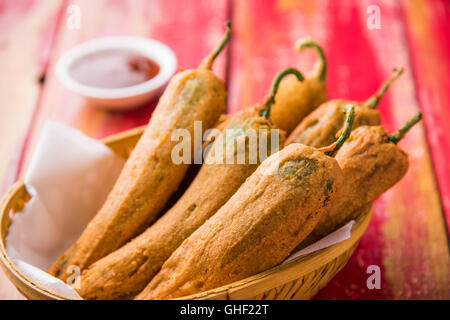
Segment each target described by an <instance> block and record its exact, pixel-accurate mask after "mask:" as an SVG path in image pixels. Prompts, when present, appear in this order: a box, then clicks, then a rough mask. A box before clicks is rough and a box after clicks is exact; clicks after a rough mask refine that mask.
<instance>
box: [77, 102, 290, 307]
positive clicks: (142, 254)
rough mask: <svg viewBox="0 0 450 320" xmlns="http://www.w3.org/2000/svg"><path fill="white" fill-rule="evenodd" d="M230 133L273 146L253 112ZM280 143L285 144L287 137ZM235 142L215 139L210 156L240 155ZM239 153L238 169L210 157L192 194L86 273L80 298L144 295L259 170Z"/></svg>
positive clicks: (234, 122)
mask: <svg viewBox="0 0 450 320" xmlns="http://www.w3.org/2000/svg"><path fill="white" fill-rule="evenodd" d="M226 129H242V130H243V132H245V133H248V132H249V130H254V132H256V133H258V132H259V130H260V129H265V130H267V132H268V142H269V143H270V129H271V127H270V125H269V123H268V121H267V120H266V119H265V118H262V117H260V116H259V115H258V112H257V110H256V109H254V108H250V109H245V110H243V111H241V112H239V113H237V114H235V115H233V116H232V117H231V118H230V119H229V121H228V126H227V127H226ZM280 138H281V139H282V140H283V135H281V136H280ZM236 140H238V141H239V139H238V138H237V139H234V140H231V141H227V140H222V141H224V144H222V143H220V141H221V140H220V139H217V140H216V143H214V144H213V146H212V149H211V150H214V148H215V147H216V146H218V145H220V146H222V145H224V147H225V148H233V149H234V154H235V155H236V151H237V150H238V149H237V148H235V147H234V145H235V141H236ZM282 142H283V141H281V142H280V144H282ZM256 145H259V144H256ZM220 146H218V147H220ZM269 148H270V146H269ZM241 150H245V152H246V157H245V158H246V162H245V163H244V164H239V165H237V164H224V163H222V164H221V163H219V164H217V163H210V164H209V163H208V160H210V159H211V157H212V155H211V154H210V155H209V157H208V158H207V163H205V164H203V166H202V168H201V169H200V171H199V173H198V174H197V176H196V178H195V179H194V181H193V182H192V183H191V185H190V186H189V188H188V189H187V190H186V192H185V193H184V194H183V196H182V197H181V198H180V199H179V200H178V202H177V203H176V204H175V205H174V206H173V207H172V208H171V209H170V210H169V211H168V212H167V213H166V214H165V215H163V216H162V217H161V218H160V219H159V220H158V221H157V222H156V223H155V224H153V225H152V226H150V227H149V228H148V229H147V230H146V231H145V232H144V233H142V234H141V235H139V236H138V237H137V238H135V239H134V240H132V241H131V242H129V243H128V244H126V245H125V246H123V247H122V248H120V249H118V250H116V251H114V252H113V253H111V254H109V255H108V256H106V257H104V258H103V259H100V260H99V261H97V262H95V263H94V264H92V265H91V266H90V267H89V268H88V269H86V270H85V271H84V272H83V274H82V277H81V289H80V290H79V293H80V295H81V296H82V297H83V298H85V299H116V298H122V297H129V296H133V295H135V294H137V293H139V292H140V291H142V289H144V287H145V286H146V285H147V284H148V282H149V281H150V280H151V278H152V277H153V276H154V275H155V274H156V273H157V272H158V271H159V269H160V268H161V266H162V265H163V263H164V261H166V260H167V258H168V257H169V256H170V255H171V254H172V252H173V251H175V249H176V248H178V247H179V246H180V244H181V243H182V242H183V240H184V239H186V238H187V237H188V236H189V235H190V234H191V233H192V232H194V231H195V230H196V229H197V228H198V227H200V226H201V225H202V224H203V223H204V222H205V221H206V220H207V219H208V218H209V217H211V216H212V215H213V214H214V213H216V212H217V210H218V209H219V208H220V207H221V206H222V205H223V204H224V203H225V202H226V201H227V200H228V199H229V198H230V197H231V196H232V195H233V194H234V193H235V192H236V190H237V189H238V188H239V186H240V185H241V184H242V183H243V182H244V181H245V179H246V178H247V177H248V176H250V175H251V174H252V173H253V171H255V170H256V168H257V166H258V165H259V161H258V162H257V163H253V164H251V163H249V161H248V158H249V156H248V153H249V146H248V143H246V145H245V147H244V148H243V149H241ZM256 154H258V152H256ZM224 158H225V153H224Z"/></svg>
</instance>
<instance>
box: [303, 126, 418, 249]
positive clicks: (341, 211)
mask: <svg viewBox="0 0 450 320" xmlns="http://www.w3.org/2000/svg"><path fill="white" fill-rule="evenodd" d="M336 160H337V161H338V163H339V165H340V167H341V169H342V172H343V173H344V186H343V192H342V194H341V196H340V198H339V199H338V200H337V201H336V204H335V205H334V206H333V207H332V208H331V209H330V210H328V211H327V212H326V213H325V215H324V216H323V217H322V219H321V220H320V222H319V223H318V224H317V226H316V227H315V228H314V230H313V232H312V233H311V234H310V235H309V236H308V238H307V239H305V240H304V241H303V242H302V243H301V245H300V246H301V247H305V246H307V245H308V244H311V243H313V242H315V241H317V240H319V239H320V238H322V237H323V236H325V235H327V234H328V233H330V232H332V231H334V230H336V229H337V228H339V227H341V226H342V225H344V224H345V223H347V222H348V221H350V220H352V219H355V218H357V217H358V215H360V214H361V213H363V212H365V211H366V210H367V209H368V208H369V207H370V205H371V204H372V202H373V201H375V200H376V199H377V198H378V197H379V196H380V195H381V194H382V193H383V192H385V191H386V190H388V189H389V188H391V187H392V186H394V185H395V184H396V183H397V182H398V181H400V180H401V179H402V177H403V176H404V175H405V174H406V172H407V171H408V166H409V162H408V155H407V154H406V152H404V151H403V150H402V149H400V148H399V147H398V146H397V145H395V144H393V143H391V142H389V140H388V135H387V134H386V132H385V131H384V129H383V128H382V127H380V126H373V127H369V126H362V127H359V128H357V129H355V130H354V131H353V132H352V134H351V135H350V138H349V139H348V140H347V141H346V142H345V143H344V145H343V146H342V148H341V149H340V150H339V151H338V153H337V154H336Z"/></svg>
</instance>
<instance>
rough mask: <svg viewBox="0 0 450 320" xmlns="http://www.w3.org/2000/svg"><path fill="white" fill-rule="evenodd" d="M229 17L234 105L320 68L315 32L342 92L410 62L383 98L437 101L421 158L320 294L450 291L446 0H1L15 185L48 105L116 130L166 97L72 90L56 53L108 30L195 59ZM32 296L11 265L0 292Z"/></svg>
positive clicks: (370, 88) (391, 119)
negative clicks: (110, 97)
mask: <svg viewBox="0 0 450 320" xmlns="http://www.w3.org/2000/svg"><path fill="white" fill-rule="evenodd" d="M70 5H76V6H78V7H79V8H80V13H81V20H80V22H81V24H80V28H79V29H72V28H69V27H68V24H67V22H68V19H69V16H70V12H68V11H67V8H68V7H69V6H70ZM373 5H375V6H376V7H375V9H374V7H373ZM370 6H372V7H370ZM377 8H378V9H379V13H380V21H379V22H380V28H371V27H370V26H371V23H373V20H370V21H369V22H368V19H370V17H371V15H372V14H374V11H373V10H375V11H376V10H377ZM226 19H229V20H231V21H232V25H233V38H232V41H231V45H230V46H229V48H228V50H227V51H226V54H224V55H222V56H221V57H220V58H219V60H218V62H217V63H216V64H215V71H216V72H217V73H218V74H219V75H220V76H221V77H222V78H223V79H224V80H225V81H226V83H227V87H228V90H229V97H228V112H230V113H231V112H235V111H236V110H239V109H240V108H244V107H247V106H250V105H251V104H252V103H254V102H256V101H257V100H259V99H260V98H261V97H262V96H263V95H264V94H265V92H266V91H267V88H268V85H269V83H270V81H271V79H272V77H273V76H274V75H275V74H276V73H277V72H278V71H279V70H281V69H282V68H285V67H288V66H296V67H299V68H301V70H303V72H307V71H308V70H309V68H310V66H311V65H312V63H313V61H314V60H313V59H314V57H313V55H312V54H310V53H304V54H302V55H299V54H298V53H296V52H294V50H293V48H292V47H293V43H294V42H295V40H296V39H297V38H300V37H302V36H305V35H310V36H312V37H314V38H315V39H316V40H317V41H318V42H319V43H321V44H322V45H323V47H324V49H325V51H326V56H327V58H328V63H329V73H328V94H329V97H330V98H348V99H355V100H363V99H365V98H367V97H368V96H369V95H371V94H372V93H373V92H374V91H375V90H376V88H377V87H378V85H379V84H380V82H381V81H383V80H384V79H386V78H387V77H388V76H389V75H390V72H391V70H392V68H393V67H394V66H396V65H401V66H404V67H405V70H406V72H405V74H404V75H403V76H402V77H401V78H400V79H399V80H398V81H397V82H396V83H395V84H394V85H393V86H392V87H391V89H390V90H389V92H388V93H387V95H386V96H385V98H384V99H383V101H382V103H381V105H380V107H379V110H380V111H381V113H382V121H383V124H384V125H385V126H386V127H387V129H388V130H390V131H392V130H394V129H396V128H398V127H399V126H400V125H401V124H403V123H404V121H405V120H406V119H408V118H409V117H410V116H412V115H413V114H414V113H415V112H417V111H418V110H421V111H422V112H423V114H424V121H423V122H422V123H421V124H420V125H418V126H417V127H416V128H415V129H414V130H412V131H411V132H410V133H409V134H408V136H407V137H406V138H405V139H404V141H402V142H401V143H400V145H401V147H403V148H404V149H405V150H407V151H408V153H409V154H410V162H411V165H410V169H409V172H408V174H407V175H406V176H405V178H404V179H403V180H402V181H401V182H400V183H399V184H398V185H396V186H395V187H394V188H393V189H391V190H390V191H388V192H387V193H386V194H384V195H383V196H382V197H381V198H380V199H379V200H378V201H377V202H376V203H375V205H374V212H373V219H372V222H371V224H370V227H369V229H368V231H367V233H366V234H365V235H364V237H363V238H362V240H361V242H360V245H359V247H358V248H357V250H356V251H355V253H354V255H353V256H352V257H351V259H350V261H349V263H348V265H347V266H346V267H345V268H344V269H343V270H342V271H341V272H340V273H339V274H338V275H337V276H336V277H335V278H334V279H333V280H332V281H331V282H330V283H329V285H328V286H327V287H326V288H324V289H323V290H322V291H321V292H320V293H319V294H318V295H317V296H316V299H398V298H400V299H415V298H441V299H449V298H450V283H449V281H450V263H449V243H448V231H449V222H450V166H449V163H450V151H449V150H450V133H449V132H448V131H447V130H446V129H447V128H446V126H447V124H448V123H449V121H450V86H449V83H448V74H450V39H449V37H450V2H448V1H446V0H432V1H425V0H403V1H400V0H399V1H392V0H385V1H382V0H370V1H369V0H367V1H366V0H359V1H358V0H346V1H333V0H315V1H302V0H277V1H275V0H268V1H258V0H243V1H231V0H228V1H227V0H219V1H217V0H216V1H198V0H189V1H176V0H169V1H168V0H151V1H148V0H129V1H125V0H122V1H121V0H97V1H88V0H80V1H76V0H73V1H53V0H48V1H44V0H20V1H6V0H0V70H1V73H0V101H2V104H1V105H0V139H1V140H0V141H1V143H0V178H1V181H2V184H1V185H0V186H1V191H2V193H3V192H4V191H5V190H6V188H7V187H9V186H10V185H11V183H12V182H13V181H14V180H16V179H17V178H18V177H20V176H21V175H22V174H23V172H24V170H25V169H26V167H27V164H28V162H29V159H30V155H31V154H32V152H33V149H34V146H35V145H36V141H37V139H38V137H39V133H40V131H41V128H42V125H43V122H44V121H45V120H46V119H52V120H56V121H59V122H63V123H66V124H68V125H70V126H73V127H75V128H78V129H80V130H81V131H83V132H84V133H86V134H88V135H90V136H92V137H96V138H102V137H104V136H107V135H109V134H112V133H116V132H119V131H123V130H126V129H129V128H132V127H135V126H138V125H142V124H145V123H146V122H147V121H148V119H149V118H150V116H151V113H152V110H153V108H154V106H155V104H156V102H155V101H154V102H151V103H148V105H146V106H143V107H142V108H139V109H136V110H134V111H130V112H122V113H119V112H106V111H100V110H96V109H93V108H91V106H89V105H88V104H87V103H86V102H85V101H84V100H83V99H81V98H80V97H78V96H76V95H75V94H72V93H70V92H68V91H67V90H65V89H64V88H63V87H62V86H61V85H60V84H59V83H58V81H57V80H56V78H55V75H54V66H55V62H56V61H57V59H58V57H59V56H60V55H61V54H62V53H63V52H65V51H66V50H67V49H68V48H70V47H72V46H74V45H75V44H77V43H80V42H82V41H85V40H87V39H92V38H95V37H99V36H106V35H140V36H148V37H152V38H155V39H157V40H161V41H163V42H165V43H166V44H168V45H169V46H170V47H171V48H172V49H173V50H174V51H175V53H176V54H177V56H178V59H179V65H180V67H183V68H189V67H195V66H197V64H198V63H199V62H200V60H201V58H202V57H203V56H204V55H206V54H207V53H208V52H209V51H210V50H211V49H212V47H213V46H214V45H215V44H216V43H217V42H218V39H220V37H221V35H222V32H223V23H224V21H225V20H226ZM370 265H378V266H379V267H380V268H381V275H382V281H381V289H373V290H369V289H368V288H367V285H366V281H367V278H368V276H369V274H367V267H368V266H370ZM20 297H21V296H20V295H19V294H18V293H17V291H16V290H15V289H14V288H13V287H12V285H11V284H10V283H9V282H8V281H7V280H6V279H5V277H4V276H3V274H0V298H2V299H5V298H20Z"/></svg>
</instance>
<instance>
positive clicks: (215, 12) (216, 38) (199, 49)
mask: <svg viewBox="0 0 450 320" xmlns="http://www.w3.org/2000/svg"><path fill="white" fill-rule="evenodd" d="M68 5H76V6H79V8H80V12H81V28H80V29H79V30H76V29H74V30H69V29H68V28H65V27H63V28H61V30H60V32H59V35H58V42H57V47H56V48H55V51H54V52H53V57H52V60H51V63H50V68H49V72H48V74H47V81H46V83H45V91H44V94H43V97H42V101H41V103H40V105H39V108H40V110H39V114H38V116H37V120H36V123H35V126H34V127H33V128H32V132H31V133H30V141H29V145H28V147H27V151H26V153H25V155H24V161H23V162H24V163H23V165H22V166H21V168H20V171H19V175H20V174H23V170H24V168H26V167H27V164H28V162H29V159H30V155H31V154H32V151H33V149H34V146H35V145H36V141H37V139H38V138H39V133H40V131H41V129H42V125H43V123H44V122H45V120H47V119H51V120H56V121H59V122H63V123H66V124H68V125H71V126H73V127H75V128H77V129H80V130H81V131H83V132H84V133H86V134H88V135H90V136H93V137H96V138H101V137H104V136H107V135H110V134H113V133H116V132H120V131H123V130H127V129H129V128H133V127H136V126H139V125H143V124H145V123H147V122H148V120H149V118H150V115H151V113H152V111H153V109H154V107H155V105H156V102H157V99H156V100H154V101H151V102H149V103H148V104H147V105H145V106H143V107H141V108H138V109H136V110H132V111H128V112H108V111H103V110H98V109H95V108H92V106H90V105H89V104H88V103H87V102H85V101H84V100H83V99H82V98H81V97H79V96H77V95H76V94H73V93H71V92H68V91H67V90H66V89H65V88H64V87H62V85H61V84H60V83H59V82H58V80H57V79H56V77H55V76H54V65H55V63H56V61H57V59H58V57H59V56H60V55H61V54H62V53H64V52H65V51H66V50H68V49H69V48H71V47H73V46H74V45H76V44H78V43H80V42H83V41H85V40H89V39H93V38H95V37H101V36H111V35H135V36H146V37H152V38H154V39H156V40H160V41H163V42H164V43H166V44H167V45H168V46H170V47H171V48H172V49H173V50H174V52H175V53H176V55H177V58H178V63H179V67H181V68H192V67H196V66H197V65H198V64H199V63H200V61H201V59H202V58H203V57H204V56H206V55H207V54H208V53H209V52H210V51H211V50H212V49H213V48H214V47H215V46H216V45H217V43H218V42H220V39H221V38H222V36H223V33H224V30H225V27H224V22H225V21H226V19H227V2H226V0H221V1H214V2H212V1H208V2H206V1H203V2H198V1H196V0H189V1H183V2H182V3H180V2H179V1H175V0H170V1H165V0H152V1H145V0H136V1H114V0H101V1H89V0H74V1H70V2H69V3H68ZM64 25H65V23H64ZM214 70H215V71H216V72H217V74H218V75H219V76H220V77H222V78H225V74H226V53H225V54H222V55H221V56H220V57H219V58H218V59H217V61H216V63H215V64H214Z"/></svg>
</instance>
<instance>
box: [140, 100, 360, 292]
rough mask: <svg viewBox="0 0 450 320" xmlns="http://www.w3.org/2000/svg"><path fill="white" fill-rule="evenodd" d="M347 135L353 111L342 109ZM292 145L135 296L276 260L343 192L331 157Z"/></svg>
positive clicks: (191, 286) (206, 284)
mask: <svg viewBox="0 0 450 320" xmlns="http://www.w3.org/2000/svg"><path fill="white" fill-rule="evenodd" d="M346 111H347V125H346V127H345V128H344V130H343V133H342V137H343V138H344V139H345V137H348V135H349V132H350V128H351V121H352V120H353V113H354V107H353V106H349V107H348V108H347V110H346ZM341 146H342V142H339V143H336V144H334V145H332V146H330V147H328V148H324V150H318V149H316V148H313V147H308V146H305V145H301V144H298V143H294V144H291V145H289V146H287V147H285V148H284V149H282V150H281V151H279V152H277V153H274V154H272V155H271V156H270V157H269V158H267V159H266V160H264V161H263V162H262V164H261V165H260V166H259V167H258V169H256V171H255V172H254V173H253V174H252V175H251V176H250V177H249V178H248V179H247V180H246V181H245V182H244V183H243V184H242V185H241V187H240V188H239V189H238V190H237V191H236V193H235V194H234V195H233V196H232V197H231V198H230V199H229V200H228V201H227V202H226V203H225V204H224V205H223V206H222V207H221V208H220V209H219V210H218V211H217V213H215V214H214V215H213V216H212V217H211V218H209V219H208V220H207V221H206V222H205V223H204V224H203V225H201V226H200V227H199V228H198V229H197V230H196V231H195V232H194V233H192V234H191V235H190V236H189V237H188V238H187V239H186V240H184V242H183V243H182V244H181V246H180V247H178V248H177V249H176V250H175V251H174V252H173V253H172V255H171V256H170V257H169V258H168V260H167V261H166V262H165V263H164V265H163V266H162V268H161V270H160V271H159V273H158V274H156V276H155V277H154V278H153V279H152V280H151V281H150V283H149V284H148V285H147V286H146V288H145V289H144V290H143V291H142V292H141V293H140V294H139V295H138V296H137V297H136V299H138V300H142V299H170V298H178V297H181V296H185V295H190V294H194V293H197V292H202V291H205V290H208V289H212V288H217V287H220V286H222V285H225V284H228V283H232V282H234V281H237V280H240V279H243V278H246V277H249V276H251V275H254V274H256V273H258V272H261V271H264V270H267V269H268V268H271V267H273V266H275V265H277V264H279V263H280V262H282V261H283V260H284V259H285V258H286V257H287V256H288V255H289V254H290V252H291V251H292V250H293V249H294V248H295V247H296V246H297V245H298V244H299V243H300V242H301V241H302V240H303V239H305V237H306V236H308V234H309V233H310V232H311V231H312V230H313V228H314V226H315V225H316V224H317V222H318V221H319V220H320V218H321V217H322V215H323V214H324V213H325V212H326V211H327V210H329V208H330V207H332V206H333V204H334V203H335V201H336V199H338V196H339V194H340V189H341V188H342V180H343V177H342V172H341V169H340V168H339V165H338V164H337V161H336V160H335V159H334V158H332V157H329V156H327V155H326V154H325V153H324V152H322V151H325V152H331V153H334V152H336V151H337V150H338V149H339V148H340V147H341Z"/></svg>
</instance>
